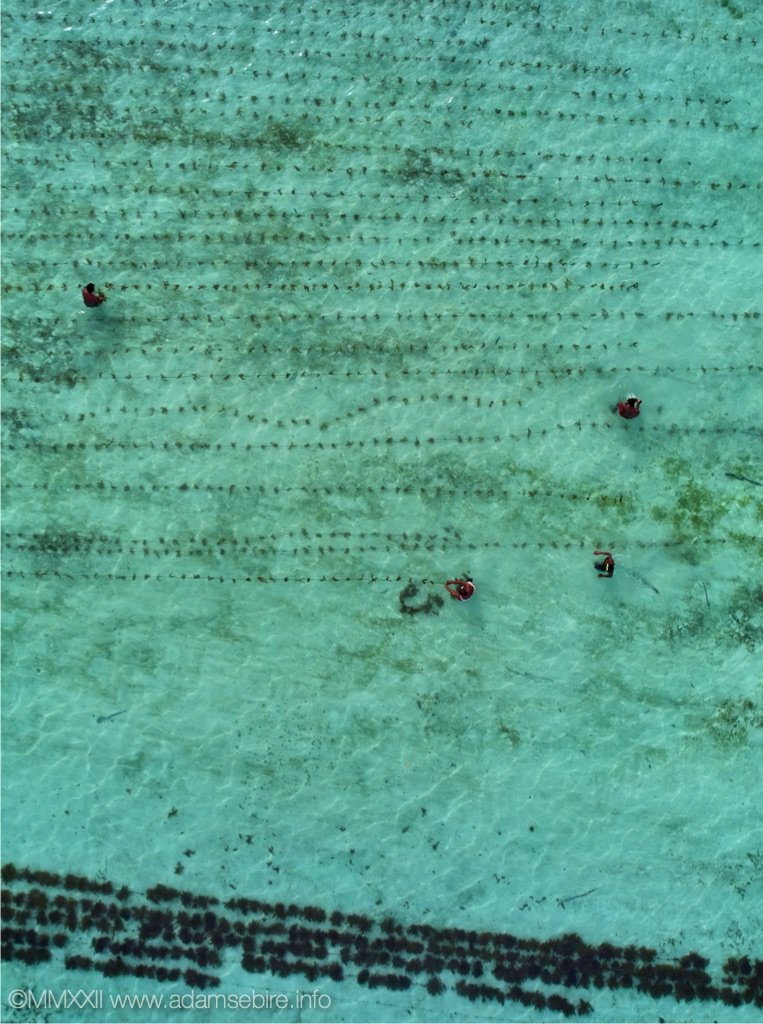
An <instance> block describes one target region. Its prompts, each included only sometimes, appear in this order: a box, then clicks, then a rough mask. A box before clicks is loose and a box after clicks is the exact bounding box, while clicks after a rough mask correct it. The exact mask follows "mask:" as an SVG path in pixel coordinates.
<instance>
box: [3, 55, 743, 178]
mask: <svg viewBox="0 0 763 1024" xmlns="http://www.w3.org/2000/svg"><path fill="white" fill-rule="evenodd" d="M355 60H356V61H357V60H358V58H357V54H356V56H355ZM6 63H7V64H9V65H10V66H12V65H13V63H14V62H13V61H6ZM15 63H17V64H18V65H19V66H20V67H23V68H24V69H25V70H26V69H27V68H28V67H29V66H30V64H31V66H34V65H35V64H36V63H37V62H36V61H35V60H32V61H24V62H23V63H22V62H20V61H17V62H15ZM46 63H47V62H46ZM507 63H512V62H505V61H501V62H500V64H503V65H504V66H505V65H506V64H507ZM514 63H515V62H514ZM538 65H542V62H540V61H539V62H538ZM516 66H517V65H516V63H515V67H516ZM527 67H528V68H529V69H530V70H531V74H534V73H536V72H537V71H539V70H540V71H542V67H538V66H536V65H533V64H528V65H527ZM563 68H564V65H562V69H563ZM88 70H89V72H90V77H89V79H88V81H87V82H83V83H82V84H81V85H80V86H79V88H78V83H77V81H76V79H75V80H74V81H72V82H67V83H66V84H65V85H62V84H60V83H58V82H54V81H48V80H45V79H41V80H40V83H39V87H38V88H37V89H36V92H35V99H36V100H39V99H40V97H44V96H46V95H48V97H49V99H48V102H55V100H54V97H57V96H65V97H66V98H67V99H73V98H75V97H77V96H81V97H84V98H86V99H88V100H92V99H93V97H94V96H105V95H107V94H108V85H109V84H110V82H109V81H108V80H106V85H105V86H102V85H99V84H98V83H97V82H95V81H93V80H92V75H93V71H94V70H95V69H93V68H92V67H90V68H89V69H88ZM105 70H106V71H107V72H108V73H109V74H113V73H115V72H116V73H117V74H118V73H120V72H122V71H125V70H129V72H130V79H131V80H133V77H134V74H135V72H141V71H144V70H148V71H149V72H150V73H151V74H155V73H156V72H157V71H160V72H162V73H164V74H178V73H179V74H182V73H183V72H185V73H186V74H190V73H193V76H194V81H199V79H200V78H201V77H202V76H204V75H209V76H210V77H213V78H216V79H219V78H220V73H221V69H220V68H218V67H205V66H202V67H200V68H198V69H197V68H193V69H192V68H191V66H190V65H188V64H187V65H186V66H185V67H181V66H180V65H175V66H174V68H173V67H172V66H171V65H169V64H167V63H164V64H161V65H159V66H156V64H155V63H153V62H152V63H151V64H148V66H147V68H146V67H141V66H140V65H138V67H137V68H136V67H135V65H134V64H132V63H128V62H126V61H125V62H122V61H120V60H118V59H117V58H115V57H114V56H111V55H110V57H109V62H108V67H107V68H106V69H105ZM556 73H557V71H556V70H555V71H554V74H556ZM233 74H235V69H231V68H230V66H229V69H228V75H227V77H228V78H232V77H233ZM275 77H276V79H277V80H279V79H280V81H279V82H278V84H280V85H281V86H282V87H283V88H285V89H287V90H290V91H291V92H292V93H294V92H296V91H297V90H298V89H299V88H300V83H301V82H303V83H305V84H306V85H309V87H310V90H311V91H310V93H309V95H305V94H304V91H303V92H302V95H300V96H298V97H297V99H296V100H294V99H292V97H291V96H290V95H288V93H287V94H286V95H284V96H283V104H284V106H291V105H292V104H293V106H294V107H296V108H298V107H299V106H300V105H301V106H303V107H308V108H315V107H322V106H326V107H327V108H328V107H337V106H339V107H340V108H341V107H347V108H349V109H353V110H354V109H358V106H359V103H358V101H357V100H354V99H353V100H350V99H341V100H340V99H339V97H338V96H337V95H336V94H335V93H334V94H331V93H329V94H328V95H321V94H319V93H317V92H316V88H320V87H321V86H323V87H324V88H325V87H328V88H333V87H334V86H335V85H340V87H341V86H343V85H346V84H348V82H349V83H353V84H354V83H356V82H357V81H358V80H359V79H360V78H362V80H363V81H364V83H365V84H367V85H371V84H372V85H373V87H374V88H376V89H383V90H388V96H389V97H390V98H389V100H388V102H389V106H390V108H391V109H394V110H396V111H398V110H408V111H412V112H414V113H417V112H419V111H420V110H421V109H428V108H429V105H428V104H424V105H423V106H422V105H421V104H419V105H415V104H414V103H413V102H409V103H407V104H401V103H400V100H399V99H397V98H396V97H398V96H401V95H403V96H404V95H405V94H406V91H407V90H408V89H409V88H410V89H413V90H414V91H415V94H416V95H419V96H420V95H421V93H422V91H423V90H425V89H426V90H429V93H430V94H433V93H434V92H435V91H437V90H440V89H447V90H455V91H457V94H458V97H459V98H460V99H462V100H463V99H469V98H473V97H474V96H476V95H477V94H479V93H480V92H482V91H483V90H484V89H489V88H491V87H493V86H494V84H495V83H494V82H493V81H484V80H477V79H473V78H468V77H467V78H464V77H463V72H462V71H461V69H459V76H458V77H454V78H445V79H442V80H438V79H434V78H429V79H427V80H424V79H420V78H411V79H406V78H404V77H403V76H402V75H400V74H396V75H394V76H390V77H386V76H384V75H382V76H381V77H374V79H373V80H372V79H371V78H370V76H369V75H367V74H365V73H361V74H359V75H355V74H353V75H352V77H350V78H349V79H347V78H343V77H340V76H339V75H337V74H331V75H328V74H326V75H323V74H321V73H320V71H318V72H317V73H316V72H315V71H313V72H311V73H310V74H308V72H307V71H305V70H302V69H300V70H299V71H294V70H291V71H284V72H281V73H280V74H277V75H276V76H275ZM539 77H542V76H539ZM259 78H260V72H258V71H257V70H253V73H252V75H251V76H249V75H248V76H247V80H253V81H257V80H258V79H259ZM272 78H273V75H272V73H270V72H268V71H266V72H264V73H263V74H262V79H263V81H264V80H268V81H270V80H272ZM554 84H556V81H554ZM547 87H548V79H547V78H542V89H543V92H544V93H545V92H546V90H547ZM238 88H241V80H240V79H239V80H238ZM6 90H7V92H8V93H9V94H10V95H11V96H14V94H15V93H17V92H18V93H20V94H22V95H23V94H25V93H26V92H27V87H26V86H25V85H23V84H22V85H16V83H15V82H10V83H8V85H7V86H6ZM534 91H535V86H534V85H533V84H532V82H525V83H520V84H517V83H516V82H514V81H507V82H505V84H504V85H503V87H502V90H501V94H502V95H508V94H511V93H522V94H523V95H524V96H525V97H526V98H527V99H528V100H529V97H530V94H532V93H533V92H534ZM408 94H409V95H410V93H408ZM126 95H128V96H130V97H131V98H133V99H139V98H140V97H146V98H154V97H155V94H154V92H153V91H152V89H150V88H148V87H145V88H144V89H143V91H142V92H141V90H140V88H137V89H132V88H128V89H127V91H126ZM197 97H198V98H199V99H201V98H202V89H201V88H199V89H198V90H197V89H188V90H187V91H183V90H181V89H179V88H177V89H176V91H175V92H174V93H173V95H172V99H173V100H174V101H176V102H177V101H180V100H183V101H185V102H184V105H183V108H182V109H180V108H178V107H174V108H172V107H167V108H165V109H166V110H167V112H168V113H170V112H172V113H175V114H176V115H177V116H180V115H181V114H185V115H188V114H203V113H205V108H204V107H190V106H188V100H190V99H192V98H193V99H196V98H197ZM280 98H281V97H280V96H279V99H280ZM203 99H205V100H207V101H216V102H217V103H218V104H221V105H224V104H226V103H228V102H230V103H231V106H232V105H233V104H234V103H242V102H246V101H249V102H250V103H257V102H260V103H263V104H264V102H265V100H270V102H271V105H273V101H274V100H275V96H273V95H268V96H264V95H263V96H259V95H251V94H248V95H246V94H243V93H241V92H239V93H235V94H231V95H229V94H228V93H227V91H225V90H223V89H220V88H219V86H218V88H217V91H216V92H215V91H213V92H212V93H210V91H208V90H205V91H204V92H203ZM559 99H562V100H563V101H564V100H566V101H568V102H569V101H570V100H575V99H577V100H581V99H583V100H586V101H588V102H589V103H591V101H599V100H601V101H602V102H604V103H607V102H608V103H609V106H610V108H611V106H612V105H613V104H624V105H626V106H628V107H629V108H630V109H632V108H633V107H634V106H635V105H636V101H638V103H640V104H642V108H643V107H646V106H652V105H654V106H661V105H668V106H677V107H678V108H680V109H682V110H683V111H686V110H688V108H689V107H690V106H692V105H695V104H696V105H698V106H700V107H704V108H706V109H707V110H708V111H710V110H713V108H722V107H725V106H728V105H729V104H731V103H733V102H734V98H733V97H732V96H691V95H687V94H686V93H685V94H684V95H683V96H680V97H678V96H673V95H671V94H670V93H661V92H648V91H646V90H644V88H643V87H641V88H638V89H636V88H635V87H634V88H632V89H626V90H618V91H615V92H613V91H612V89H601V88H600V89H591V88H587V89H585V92H580V91H578V90H577V89H572V88H569V89H567V90H564V91H562V90H559V93H558V98H557V102H559ZM14 104H15V106H16V107H18V108H19V109H21V110H22V111H24V112H25V113H27V112H28V111H30V110H36V109H37V106H36V105H32V104H28V105H26V106H22V105H21V104H18V102H17V101H16V100H15V97H14ZM275 105H277V104H275ZM592 105H593V104H592ZM371 107H373V109H379V101H378V100H368V101H366V103H365V106H364V107H363V108H362V109H368V108H371ZM455 109H459V108H458V107H456V108H455ZM460 109H461V110H462V111H463V112H472V111H474V112H476V113H484V112H485V110H484V108H482V107H474V106H472V105H470V104H469V103H462V104H461V107H460ZM99 110H101V111H103V112H104V113H105V115H106V116H108V117H113V115H114V114H115V113H116V112H119V111H120V107H119V106H118V105H116V104H114V103H109V104H105V105H104V104H99ZM147 112H148V113H150V114H155V113H157V112H158V110H157V108H156V107H150V108H148V111H147ZM248 112H250V111H248ZM493 112H494V113H498V110H497V109H496V108H494V110H493ZM243 113H244V111H243V109H242V108H241V107H237V108H236V110H235V115H237V116H241V115H242V114H243ZM311 144H314V145H318V146H324V147H326V148H330V149H339V150H342V151H345V152H354V151H357V150H360V149H361V148H362V147H360V146H353V145H347V144H344V143H341V142H334V141H333V140H332V141H331V142H325V141H323V140H320V139H318V140H312V139H311ZM380 150H381V152H387V151H388V149H387V147H385V146H381V147H380ZM443 151H444V152H447V153H448V154H449V155H455V154H458V153H459V152H461V151H460V150H458V149H456V148H455V147H452V146H451V147H444V148H443ZM494 152H495V154H496V155H500V150H498V151H494ZM644 160H645V162H647V161H648V158H644Z"/></svg>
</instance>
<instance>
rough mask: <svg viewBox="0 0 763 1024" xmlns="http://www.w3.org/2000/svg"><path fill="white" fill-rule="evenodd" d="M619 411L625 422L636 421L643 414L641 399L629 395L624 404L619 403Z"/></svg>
mask: <svg viewBox="0 0 763 1024" xmlns="http://www.w3.org/2000/svg"><path fill="white" fill-rule="evenodd" d="M617 411H618V412H619V413H620V415H621V416H622V417H623V419H624V420H634V419H635V418H636V417H637V416H638V414H639V413H640V412H641V399H640V398H636V396H635V395H628V397H627V398H626V399H625V401H624V402H618V403H617Z"/></svg>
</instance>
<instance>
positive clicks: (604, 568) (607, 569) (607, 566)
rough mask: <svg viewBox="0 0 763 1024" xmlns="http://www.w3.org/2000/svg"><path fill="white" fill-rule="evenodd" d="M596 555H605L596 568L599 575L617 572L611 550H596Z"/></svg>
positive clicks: (595, 565) (596, 564)
mask: <svg viewBox="0 0 763 1024" xmlns="http://www.w3.org/2000/svg"><path fill="white" fill-rule="evenodd" d="M594 554H595V555H604V556H605V557H604V561H603V562H596V563H595V564H594V569H597V570H598V573H599V576H613V575H614V572H615V560H614V558H613V557H612V553H611V552H610V551H594Z"/></svg>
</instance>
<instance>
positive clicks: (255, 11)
mask: <svg viewBox="0 0 763 1024" xmlns="http://www.w3.org/2000/svg"><path fill="white" fill-rule="evenodd" d="M133 6H138V7H141V8H142V6H143V5H142V3H141V0H133ZM236 6H237V7H238V10H239V11H240V12H241V13H242V15H243V16H244V17H245V18H246V21H245V23H249V22H250V21H251V20H253V19H256V21H257V23H258V24H259V25H261V26H262V31H263V33H264V35H265V38H267V37H268V36H272V37H273V39H274V40H275V41H278V42H280V41H281V40H283V39H284V38H293V30H294V26H295V25H297V26H301V27H302V29H303V31H304V32H305V37H306V38H307V39H309V40H311V41H312V40H314V39H315V38H316V30H315V29H313V28H308V27H307V26H309V25H311V24H317V21H316V20H315V19H317V18H318V17H320V16H321V15H323V14H325V12H324V11H323V10H322V9H320V8H316V7H315V6H314V5H309V4H304V5H301V4H298V5H296V6H295V7H291V6H287V5H283V4H282V5H281V6H280V7H279V8H277V10H278V12H280V13H281V14H283V15H284V16H285V18H286V19H287V20H286V21H285V22H284V23H283V24H281V25H279V24H277V23H275V24H273V21H274V13H275V12H274V10H273V9H272V8H268V7H263V8H260V7H258V6H257V5H255V6H254V7H252V6H250V5H248V4H238V5H235V4H233V3H230V2H228V4H227V7H228V9H229V10H231V9H233V10H235V9H236ZM151 7H156V2H155V0H151ZM198 9H199V8H196V9H195V10H198ZM471 9H472V4H471V3H470V2H469V0H466V2H465V4H464V3H462V4H461V6H460V7H459V16H463V13H464V12H465V11H470V10H471ZM210 10H211V11H214V13H215V14H217V15H219V13H220V12H219V6H218V5H216V4H210ZM440 10H443V8H442V5H441V7H440ZM445 10H447V8H446V9H445ZM474 11H475V13H482V12H485V13H487V12H488V11H489V12H490V13H491V14H496V13H500V15H501V16H502V17H506V21H505V22H501V21H497V20H496V19H495V18H492V19H490V18H487V19H486V18H484V17H481V18H480V25H481V26H482V25H487V26H489V27H492V28H495V27H499V28H513V29H517V30H521V31H523V32H527V31H530V32H532V33H533V36H534V38H537V36H538V34H539V33H540V34H542V33H546V34H560V35H565V34H567V35H574V36H575V37H576V38H577V36H578V35H579V33H581V32H582V33H583V34H584V35H586V36H588V35H589V33H590V36H591V38H592V39H601V40H605V39H608V38H610V37H611V38H612V39H614V40H616V41H617V42H618V44H621V43H622V42H624V41H625V40H627V39H633V40H638V41H643V40H650V39H651V40H654V41H660V42H664V41H666V40H671V41H675V40H679V41H681V42H683V43H686V44H689V46H696V47H697V48H698V49H699V48H701V49H702V50H703V53H704V48H705V47H707V46H709V45H710V46H712V44H714V43H715V44H718V43H724V44H731V43H737V44H740V43H743V42H749V44H750V45H752V46H757V45H758V40H757V38H756V37H755V36H750V37H749V38H748V37H745V36H742V35H739V34H736V35H735V34H734V33H732V32H729V31H728V30H727V31H725V32H723V33H718V34H713V35H710V34H702V33H697V32H696V31H695V30H693V29H692V28H691V27H689V28H682V27H681V26H679V25H677V24H675V25H672V26H670V28H663V29H662V30H661V31H660V32H659V33H658V32H650V31H648V30H647V29H645V28H644V19H636V27H634V28H630V27H627V26H628V22H625V24H624V25H623V24H612V25H609V24H602V22H601V21H600V20H598V21H596V22H594V23H592V24H588V23H586V22H584V23H583V24H576V25H575V24H570V23H569V22H568V23H562V22H558V21H551V20H543V19H541V18H539V17H534V18H531V19H529V20H516V15H518V14H519V15H520V16H521V15H522V14H526V13H527V12H526V11H523V10H521V9H520V8H519V7H517V6H515V5H514V4H506V5H505V6H503V7H500V6H498V5H497V4H496V3H495V0H493V2H491V3H490V5H489V7H488V4H487V3H485V4H479V3H478V4H476V5H475V7H474ZM530 12H531V14H533V15H539V14H540V7H539V6H533V7H531V8H530ZM172 13H174V12H172ZM396 13H398V14H399V12H398V11H397V10H396V8H395V7H394V5H387V7H386V9H385V12H384V17H385V19H386V26H385V29H384V30H383V31H378V32H377V31H375V30H369V29H368V27H367V24H366V22H365V20H364V19H365V12H364V11H363V9H362V8H361V9H360V11H359V13H358V12H357V9H355V8H354V7H353V6H352V5H350V6H349V7H348V8H347V9H344V8H343V9H342V11H341V14H342V22H341V24H342V26H343V30H342V31H340V30H339V29H338V28H337V27H334V28H332V29H331V30H326V31H324V32H323V34H322V36H321V34H320V32H319V33H318V38H319V39H320V38H324V39H330V40H333V41H339V42H344V41H346V40H347V39H348V38H349V37H350V36H351V37H352V38H353V39H354V40H356V41H358V42H362V41H363V40H373V41H376V40H377V39H378V41H379V42H380V43H383V44H384V45H385V47H389V46H390V44H391V45H392V47H393V49H395V50H396V49H399V44H405V43H410V42H411V39H415V42H416V43H417V46H418V48H419V50H420V49H421V48H423V47H429V49H430V50H434V51H435V56H441V55H440V54H439V53H438V52H437V51H438V47H439V46H440V45H441V38H440V37H437V36H435V37H433V36H424V37H422V36H413V35H412V32H413V29H412V25H413V26H415V24H416V22H418V23H419V24H422V25H428V24H431V25H433V26H434V27H435V29H436V30H437V32H439V33H442V31H443V30H444V29H448V30H450V29H451V28H452V23H451V22H450V21H449V20H447V18H446V17H445V16H443V17H440V15H439V14H435V13H433V12H432V11H426V13H424V14H422V13H420V12H416V11H415V10H414V11H411V10H410V9H409V8H405V9H404V10H403V13H402V15H401V16H400V17H399V18H396V17H395V14H396ZM3 15H4V20H8V21H9V22H13V21H14V20H15V19H14V16H13V14H9V13H7V12H5V11H4V12H3ZM45 15H46V17H45V19H44V20H45V21H47V22H50V21H51V20H52V16H53V12H52V11H51V12H45ZM310 16H312V19H313V20H312V21H311V17H310ZM356 18H358V19H359V20H362V22H363V27H362V28H361V29H360V30H359V31H352V32H349V31H348V30H347V28H346V26H347V25H348V24H350V23H351V22H352V21H354V20H355V19H356ZM295 19H296V20H295ZM22 20H23V25H24V27H28V25H29V22H28V21H27V20H25V19H21V18H19V21H22ZM115 20H116V21H117V23H119V22H118V19H114V17H113V15H111V16H108V17H107V19H106V21H107V24H112V23H113V22H114V21H115ZM397 21H399V22H400V29H399V31H400V35H391V34H389V33H390V32H391V31H394V29H395V27H396V22H397ZM62 22H63V25H64V26H65V27H68V22H67V21H66V19H62ZM41 23H42V19H40V21H38V23H37V24H38V25H40V24H41ZM89 24H90V25H91V26H93V27H96V25H97V22H96V20H95V18H93V17H92V16H91V17H90V18H89ZM122 24H123V25H125V27H126V26H127V25H128V24H129V25H134V24H135V22H134V21H133V20H131V21H130V22H129V23H128V22H126V21H125V20H124V19H123V21H122ZM140 24H141V25H144V26H145V25H150V26H152V27H153V28H154V29H157V30H162V31H166V30H167V29H168V28H169V29H174V28H175V26H176V25H177V24H179V25H180V27H181V29H182V28H184V29H192V30H194V35H195V36H196V37H197V38H198V37H199V36H202V37H203V36H207V35H208V36H209V37H211V38H214V34H215V33H220V34H222V35H223V36H224V35H225V33H226V31H227V30H228V29H229V28H230V25H229V24H225V25H220V24H215V25H213V24H212V23H203V24H199V23H198V22H196V21H188V22H170V23H168V22H167V21H166V19H164V20H162V19H159V18H158V17H156V16H155V17H154V18H153V19H152V20H151V21H150V22H149V21H148V19H147V17H145V16H144V18H143V19H142V20H141V22H140ZM26 38H27V40H28V41H29V42H41V43H43V44H45V45H48V44H50V43H51V42H56V41H57V39H58V36H31V37H26ZM95 42H96V43H97V44H99V45H102V40H101V39H100V38H98V39H96V40H95ZM120 42H122V40H121V39H119V38H118V39H117V43H120ZM124 42H125V44H127V45H135V46H138V47H143V46H145V45H147V44H150V45H151V49H152V51H153V50H154V49H155V48H156V47H155V44H156V43H159V44H160V49H167V50H170V51H174V50H177V49H180V50H187V51H190V52H191V53H204V52H207V51H210V52H214V50H217V51H218V52H219V51H225V52H226V53H227V52H235V51H237V50H240V51H241V53H242V55H243V56H248V55H250V54H251V52H252V50H251V47H252V41H251V40H250V41H248V42H246V43H241V44H238V43H235V42H231V41H230V40H229V39H223V40H222V41H220V42H215V43H214V45H213V44H211V43H210V42H209V39H207V41H205V42H204V43H196V42H188V41H185V40H183V39H180V40H174V39H162V38H160V39H158V40H155V39H154V37H153V36H148V35H143V36H135V37H131V38H129V39H127V40H124ZM488 42H489V39H488V38H487V37H481V38H476V37H475V38H473V39H471V40H469V39H466V38H465V37H463V36H459V37H458V38H457V39H456V40H455V44H456V45H457V47H458V52H457V54H454V55H453V57H452V62H454V63H455V62H456V61H457V60H460V57H461V54H462V53H463V52H464V50H463V47H466V46H469V47H470V48H471V49H472V50H484V48H485V46H486V45H487V44H488ZM90 44H91V40H90V39H88V40H78V39H76V38H75V39H74V40H72V49H76V50H83V51H85V52H87V51H86V47H87V46H88V45H90ZM294 44H295V47H296V48H295V49H293V50H285V49H282V48H281V49H267V50H265V51H264V52H265V53H266V54H267V55H273V54H275V55H280V56H294V57H302V56H303V55H304V56H305V58H306V59H307V58H309V57H310V56H312V58H313V59H316V58H327V57H328V58H331V57H332V53H333V52H334V51H325V52H322V51H319V50H318V51H316V50H314V49H311V47H312V45H313V44H312V42H311V44H310V47H306V44H305V43H304V42H303V40H302V39H300V38H298V39H294ZM545 45H546V44H545V43H544V48H545ZM258 52H262V51H258ZM387 52H388V51H387V50H386V49H385V50H382V51H380V55H382V56H385V55H387ZM466 53H467V55H468V50H467V51H466ZM365 56H366V55H365V54H361V57H365ZM372 56H374V54H373V52H371V51H369V54H368V58H369V59H370V58H371V57H372ZM432 56H433V55H432V54H431V53H430V54H427V56H426V58H421V59H426V60H431V59H432ZM504 63H506V64H514V63H516V62H511V61H505V62H504ZM627 71H630V68H628V69H626V72H627Z"/></svg>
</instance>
